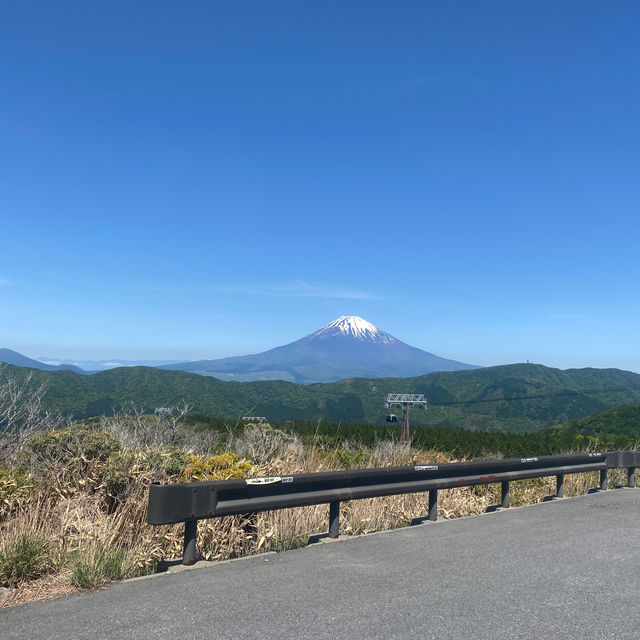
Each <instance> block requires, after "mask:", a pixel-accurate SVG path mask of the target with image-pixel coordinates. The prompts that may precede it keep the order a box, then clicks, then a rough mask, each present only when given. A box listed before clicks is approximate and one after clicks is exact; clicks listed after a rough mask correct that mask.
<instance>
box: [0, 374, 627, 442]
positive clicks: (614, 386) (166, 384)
mask: <svg viewBox="0 0 640 640" xmlns="http://www.w3.org/2000/svg"><path fill="white" fill-rule="evenodd" d="M29 372H31V373H32V376H33V383H34V384H39V383H41V382H45V383H46V385H47V393H46V396H45V405H46V408H48V409H52V410H57V411H63V412H66V413H70V414H73V415H74V416H75V417H76V418H86V417H90V416H95V415H101V414H106V415H108V414H110V413H111V412H112V411H113V410H114V408H115V409H117V408H119V407H122V406H123V405H125V404H126V403H131V402H132V403H134V404H135V405H136V406H137V407H140V408H143V409H145V410H147V411H153V410H154V409H155V408H157V407H166V406H175V405H178V404H181V403H182V402H188V403H191V404H192V406H193V408H192V410H193V412H196V413H200V414H203V415H207V416H217V417H224V418H231V419H237V418H239V417H240V416H243V415H247V414H250V415H264V416H266V417H267V418H268V419H269V420H272V421H301V420H308V421H317V420H323V421H326V422H343V423H366V424H377V425H382V424H384V417H385V415H386V411H385V409H384V399H385V396H386V394H387V393H423V394H425V396H426V397H427V400H428V402H429V408H428V410H427V411H424V412H423V411H418V410H415V411H413V412H412V414H411V422H412V424H414V425H416V426H417V425H422V426H434V427H447V428H462V429H468V430H472V431H473V430H480V431H496V432H508V433H527V432H531V431H537V430H540V429H543V428H545V427H550V426H552V425H557V424H561V423H565V422H569V421H571V420H576V419H579V418H583V417H586V416H589V415H592V414H594V413H598V412H600V411H604V410H606V409H609V408H611V407H614V406H617V405H621V404H624V403H629V402H640V375H639V374H636V373H631V372H629V371H621V370H619V369H569V370H566V371H562V370H560V369H551V368H549V367H544V366H542V365H535V364H514V365H505V366H499V367H488V368H485V369H476V370H471V371H451V372H445V373H431V374H428V375H424V376H419V377H415V378H375V379H370V378H356V379H351V380H343V381H340V382H334V383H328V384H314V385H309V386H301V385H296V384H294V383H291V382H282V381H275V380H274V381H260V382H222V381H220V380H217V379H215V378H211V377H204V376H199V375H196V374H191V373H185V372H182V371H164V370H160V369H155V368H151V367H131V368H120V369H112V370H109V371H102V372H100V373H96V374H93V375H89V376H86V375H85V376H83V375H78V374H76V373H73V372H71V371H53V372H46V371H36V370H31V369H25V368H22V367H13V366H7V367H5V368H4V369H3V370H2V371H0V377H1V376H3V375H14V376H16V377H18V378H22V377H24V376H26V375H27V374H28V373H29Z"/></svg>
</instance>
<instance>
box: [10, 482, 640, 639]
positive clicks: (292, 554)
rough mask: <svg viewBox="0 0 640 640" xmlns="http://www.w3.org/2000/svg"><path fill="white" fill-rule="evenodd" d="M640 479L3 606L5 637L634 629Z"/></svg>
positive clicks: (388, 635)
mask: <svg viewBox="0 0 640 640" xmlns="http://www.w3.org/2000/svg"><path fill="white" fill-rule="evenodd" d="M639 543H640V489H616V490H610V491H606V492H601V493H596V494H592V495H588V496H583V497H580V498H569V499H564V500H558V501H553V502H548V503H543V504H539V505H534V506H530V507H525V508H519V509H513V508H512V509H509V510H503V511H499V512H496V513H491V514H486V515H482V516H476V517H469V518H461V519H458V520H448V521H439V522H437V523H427V524H424V525H420V526H416V527H408V528H405V529H398V530H395V531H390V532H385V533H380V534H375V535H370V536H362V537H360V538H354V539H348V540H344V541H338V542H332V543H329V544H318V545H314V546H311V547H307V548H305V549H300V550H297V551H289V552H286V553H281V554H269V555H267V556H257V557H254V558H248V559H243V560H239V561H234V562H229V563H223V564H219V565H216V566H213V567H207V568H202V569H197V570H193V571H183V572H180V573H175V574H171V573H170V574H165V575H158V576H153V577H150V578H147V579H144V580H137V581H131V582H126V583H122V584H118V585H115V586H113V587H110V588H108V589H104V590H100V591H97V592H94V593H90V594H87V595H81V596H75V597H71V598H67V599H62V600H55V601H50V602H43V603H38V604H33V605H24V606H21V607H15V608H13V609H5V610H2V611H0V637H1V638H3V640H18V639H19V640H26V639H31V640H35V639H38V638H42V639H48V640H55V639H64V640H74V639H78V640H79V639H83V640H91V639H98V638H100V639H106V638H132V639H133V638H135V639H136V640H151V639H160V638H162V639H163V640H166V639H173V638H175V639H179V640H184V639H193V640H195V639H198V640H202V639H203V638H216V639H222V640H224V639H227V638H228V639H233V640H238V639H246V638H251V639H259V640H263V639H264V640H270V639H274V640H276V639H277V640H288V639H291V640H293V639H296V640H299V639H305V638H309V639H313V640H321V639H324V638H326V639H329V638H330V639H332V640H334V639H335V638H349V639H359V638H367V639H376V638H381V639H384V640H391V639H395V638H402V639H403V640H406V639H407V638H438V639H456V638H460V639H465V640H466V639H469V638H473V639H478V638H481V639H482V638H487V639H489V638H491V639H492V640H494V639H501V638H517V639H523V640H526V639H532V640H533V639H535V640H540V639H544V638H549V639H554V640H557V639H559V638H561V639H573V638H575V639H580V640H583V639H585V638H598V639H600V638H612V639H613V638H615V639H616V640H623V639H627V638H628V639H632V638H633V639H634V640H637V639H638V638H640V598H639V595H640V594H639V590H638V586H639V582H640V544H639Z"/></svg>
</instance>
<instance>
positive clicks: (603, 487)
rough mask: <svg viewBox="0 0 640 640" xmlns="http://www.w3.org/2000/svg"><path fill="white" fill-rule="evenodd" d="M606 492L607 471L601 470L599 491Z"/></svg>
mask: <svg viewBox="0 0 640 640" xmlns="http://www.w3.org/2000/svg"><path fill="white" fill-rule="evenodd" d="M606 490H607V470H606V469H602V471H600V491H606Z"/></svg>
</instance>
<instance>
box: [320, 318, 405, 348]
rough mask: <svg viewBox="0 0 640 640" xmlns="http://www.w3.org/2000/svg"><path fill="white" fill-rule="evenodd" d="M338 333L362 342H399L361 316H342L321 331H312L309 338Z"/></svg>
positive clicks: (324, 336)
mask: <svg viewBox="0 0 640 640" xmlns="http://www.w3.org/2000/svg"><path fill="white" fill-rule="evenodd" d="M337 335H343V336H351V337H353V338H356V340H361V341H362V342H377V343H378V344H389V343H392V342H397V341H396V339H395V338H394V337H393V336H391V335H389V334H388V333H387V332H386V331H382V330H381V329H378V327H376V326H375V325H373V324H371V323H370V322H368V321H367V320H365V319H364V318H361V317H359V316H340V317H339V318H337V319H336V320H334V321H333V322H330V323H329V324H328V325H326V326H325V327H322V329H320V330H319V331H316V332H315V333H312V334H311V335H310V336H308V338H309V339H315V338H327V337H329V336H337Z"/></svg>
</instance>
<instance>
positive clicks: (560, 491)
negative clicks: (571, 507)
mask: <svg viewBox="0 0 640 640" xmlns="http://www.w3.org/2000/svg"><path fill="white" fill-rule="evenodd" d="M556 498H564V474H563V473H561V474H559V475H557V476H556Z"/></svg>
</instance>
